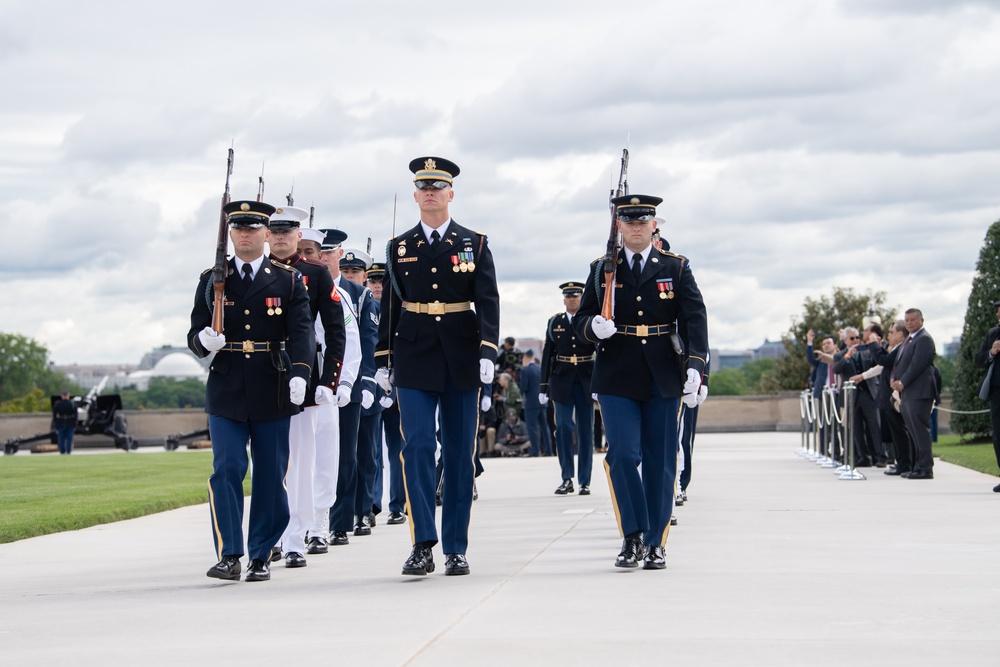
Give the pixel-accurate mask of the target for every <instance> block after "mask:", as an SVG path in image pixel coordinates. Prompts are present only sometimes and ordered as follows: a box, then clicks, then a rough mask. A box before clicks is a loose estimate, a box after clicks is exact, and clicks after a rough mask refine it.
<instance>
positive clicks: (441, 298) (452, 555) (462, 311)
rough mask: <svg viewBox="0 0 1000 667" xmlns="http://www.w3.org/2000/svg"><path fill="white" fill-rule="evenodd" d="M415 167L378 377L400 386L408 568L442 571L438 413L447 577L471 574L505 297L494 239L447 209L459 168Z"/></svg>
mask: <svg viewBox="0 0 1000 667" xmlns="http://www.w3.org/2000/svg"><path fill="white" fill-rule="evenodd" d="M410 171H412V172H414V179H413V180H414V182H415V184H416V187H417V189H416V191H415V192H414V195H413V198H414V200H415V201H416V202H417V205H418V206H419V207H420V222H419V224H417V225H416V226H415V227H413V228H412V229H410V230H408V231H406V232H403V233H402V234H400V235H399V236H397V237H396V238H394V239H392V240H391V241H390V242H389V244H388V246H387V248H386V269H387V278H388V282H389V283H390V284H388V285H386V286H385V288H384V289H383V291H382V318H381V322H380V326H379V344H378V350H377V352H376V357H377V361H378V366H379V367H380V369H379V372H378V377H379V381H380V384H381V385H382V386H383V389H385V390H387V391H388V390H389V389H390V387H391V385H390V383H389V381H388V380H389V378H390V377H391V378H392V380H393V382H394V383H395V386H396V388H397V392H398V403H399V416H400V424H401V429H402V432H403V452H402V459H403V475H404V483H405V487H406V504H407V508H408V513H409V517H410V536H411V540H412V542H413V551H412V552H411V554H410V557H409V558H408V559H407V560H406V563H405V564H404V565H403V574H407V575H424V574H427V573H429V572H433V571H434V559H433V555H432V552H431V548H432V547H433V546H434V545H435V544H437V542H438V532H437V526H436V523H435V517H434V513H435V502H434V501H435V487H436V484H435V472H434V468H435V466H434V453H435V450H436V448H437V439H436V437H435V431H436V428H435V412H437V411H438V410H440V425H441V459H442V462H443V466H444V478H443V489H442V508H441V542H442V548H443V551H444V554H445V556H446V561H445V574H450V575H461V574H468V573H469V563H468V561H467V560H466V557H465V554H466V550H467V548H468V543H469V516H470V513H471V507H472V496H473V486H474V483H475V481H474V480H475V477H474V475H475V471H474V467H475V464H474V461H475V452H476V440H477V435H478V434H477V430H478V423H479V411H480V407H481V400H480V391H481V387H482V385H483V384H484V383H486V384H488V383H490V382H492V380H493V374H494V365H493V364H494V361H495V360H496V357H497V352H498V350H497V341H498V339H499V336H500V295H499V293H498V291H497V282H496V273H495V270H494V266H493V255H492V254H491V253H490V248H489V245H488V243H487V241H486V235H485V234H482V233H480V232H474V231H472V230H470V229H466V228H465V227H462V226H461V225H459V224H458V223H457V222H455V221H454V220H452V219H451V216H450V214H449V213H448V204H449V203H450V202H451V200H452V199H453V198H454V196H455V192H454V190H452V182H453V179H454V178H455V177H456V176H457V175H458V172H459V169H458V166H457V165H455V164H454V163H453V162H450V161H449V160H444V159H442V158H437V157H424V158H418V159H416V160H413V161H412V162H411V163H410ZM390 295H391V297H390ZM473 304H474V306H475V310H473ZM390 369H391V374H390ZM486 398H488V397H486Z"/></svg>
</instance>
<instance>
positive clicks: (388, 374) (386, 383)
mask: <svg viewBox="0 0 1000 667" xmlns="http://www.w3.org/2000/svg"><path fill="white" fill-rule="evenodd" d="M395 375H396V374H395V373H393V372H392V371H390V370H389V369H388V368H380V369H378V370H377V371H375V384H377V385H378V386H380V387H382V391H384V392H386V393H389V392H390V391H392V381H393V380H395V379H396V378H395Z"/></svg>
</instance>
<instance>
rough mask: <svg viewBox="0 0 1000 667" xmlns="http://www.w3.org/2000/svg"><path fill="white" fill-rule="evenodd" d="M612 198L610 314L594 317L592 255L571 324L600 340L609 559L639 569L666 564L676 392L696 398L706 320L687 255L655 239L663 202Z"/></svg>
mask: <svg viewBox="0 0 1000 667" xmlns="http://www.w3.org/2000/svg"><path fill="white" fill-rule="evenodd" d="M612 201H613V203H614V204H615V205H616V206H617V216H618V229H619V231H620V232H621V234H622V238H623V241H624V247H622V248H621V250H620V251H619V252H618V258H617V266H616V268H615V273H614V286H613V288H614V289H613V293H614V296H613V310H612V315H613V317H612V319H605V318H604V317H602V316H601V315H600V313H601V303H602V299H603V298H604V281H605V277H604V271H603V267H602V262H601V261H600V260H597V261H595V262H594V263H593V264H592V265H591V267H590V269H591V270H590V275H589V276H588V277H587V285H586V287H585V289H584V292H583V301H582V303H581V305H580V311H579V313H577V316H576V317H575V318H574V322H573V324H574V326H575V327H576V330H577V333H578V334H579V335H580V336H581V337H582V338H583V339H584V340H586V341H588V342H591V343H594V344H596V345H597V359H596V361H595V364H594V378H593V384H592V388H593V390H594V391H595V392H596V393H597V397H598V401H600V404H601V412H602V414H603V415H604V426H605V429H606V432H607V439H608V454H607V457H606V458H605V460H604V467H605V469H606V470H607V473H608V483H609V485H610V487H611V498H612V502H613V504H614V508H615V516H616V517H617V519H618V529H619V531H620V532H621V534H622V536H623V537H624V542H623V544H622V550H621V553H619V555H618V558H617V560H616V562H615V565H616V566H617V567H638V561H639V560H644V564H643V567H644V568H645V569H662V568H664V567H666V563H665V561H664V551H663V546H664V544H665V543H666V540H667V533H668V532H669V529H670V516H671V512H672V510H673V500H674V499H673V492H674V480H675V478H676V471H677V413H678V410H679V408H680V400H681V396H682V395H683V397H684V402H685V405H690V406H692V407H693V406H694V405H696V404H697V396H698V391H699V389H700V387H701V376H702V373H703V372H704V371H705V365H706V359H708V326H707V317H706V314H705V304H704V302H703V301H702V298H701V292H700V291H699V290H698V285H697V284H696V283H695V280H694V276H693V275H692V273H691V267H690V265H689V263H688V260H687V258H685V257H682V256H680V255H675V254H673V253H671V252H668V251H665V250H661V249H658V248H656V247H655V246H653V245H652V243H651V239H652V232H653V229H655V226H656V222H655V220H654V217H655V216H656V206H657V205H658V204H659V203H660V202H661V201H663V200H662V199H660V198H659V197H650V196H647V195H625V196H623V197H617V198H615V199H614V200H612ZM678 322H681V323H683V325H684V326H686V328H687V341H686V342H687V345H688V349H687V350H682V349H681V344H680V337H679V336H678V335H677V329H678ZM640 463H642V474H641V475H640V473H639V470H638V466H639V464H640ZM646 545H648V546H649V549H648V552H647V549H646Z"/></svg>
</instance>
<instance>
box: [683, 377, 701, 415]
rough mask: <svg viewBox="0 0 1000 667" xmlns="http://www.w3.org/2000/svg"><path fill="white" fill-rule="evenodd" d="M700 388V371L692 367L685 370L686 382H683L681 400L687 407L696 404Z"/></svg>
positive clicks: (695, 405) (692, 406)
mask: <svg viewBox="0 0 1000 667" xmlns="http://www.w3.org/2000/svg"><path fill="white" fill-rule="evenodd" d="M699 389H701V373H699V372H698V371H696V370H695V369H693V368H689V369H688V370H687V382H685V383H684V396H682V397H681V400H682V401H684V405H686V406H688V407H689V408H694V407H697V406H698V390H699Z"/></svg>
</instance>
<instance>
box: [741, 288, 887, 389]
mask: <svg viewBox="0 0 1000 667" xmlns="http://www.w3.org/2000/svg"><path fill="white" fill-rule="evenodd" d="M869 312H871V313H873V314H875V315H878V317H879V318H880V319H881V320H882V323H883V324H886V325H887V324H888V323H889V322H892V321H893V319H895V312H896V311H895V309H890V308H888V307H886V305H885V292H872V291H870V290H866V291H864V292H860V293H859V292H855V291H854V290H853V289H851V288H850V287H834V288H833V293H832V294H831V295H830V296H822V297H820V298H818V299H814V298H812V297H806V300H805V302H804V303H803V304H802V315H801V316H800V318H798V319H793V320H792V326H791V327H790V328H789V329H788V331H787V332H786V333H785V334H784V335H783V336H782V337H781V342H782V343H783V344H784V346H785V351H786V352H787V354H786V355H785V356H783V357H781V358H780V359H776V360H775V363H774V368H773V369H772V370H771V371H770V372H768V373H765V374H764V375H763V376H762V377H761V378H760V380H759V381H758V382H757V384H756V390H757V391H759V392H760V393H765V394H770V393H776V392H779V391H800V390H802V389H805V387H806V384H807V383H808V381H809V372H810V370H811V368H810V366H809V362H808V361H807V360H806V333H807V332H808V331H809V330H810V329H812V330H813V331H815V332H816V334H817V341H818V340H819V337H820V336H822V335H823V334H832V335H833V337H834V340H836V341H839V340H840V337H839V332H840V330H841V329H843V328H844V327H848V326H853V327H857V328H859V329H860V328H861V321H862V319H863V318H864V317H865V315H868V314H869Z"/></svg>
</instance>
